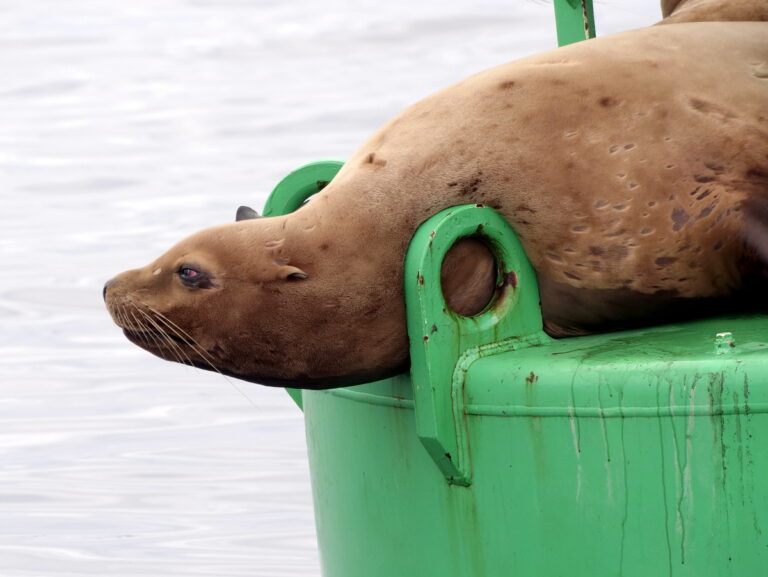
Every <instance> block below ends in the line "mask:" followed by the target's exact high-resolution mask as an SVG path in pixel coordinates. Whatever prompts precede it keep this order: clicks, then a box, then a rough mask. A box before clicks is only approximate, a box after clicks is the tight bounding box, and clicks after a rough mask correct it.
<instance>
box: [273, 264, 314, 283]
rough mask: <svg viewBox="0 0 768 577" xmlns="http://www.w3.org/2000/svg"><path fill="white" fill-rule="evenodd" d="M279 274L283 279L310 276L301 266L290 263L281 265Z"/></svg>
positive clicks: (299, 278) (298, 278) (301, 278)
mask: <svg viewBox="0 0 768 577" xmlns="http://www.w3.org/2000/svg"><path fill="white" fill-rule="evenodd" d="M278 274H279V275H280V278H281V279H283V280H304V279H306V278H309V275H308V274H307V273H305V272H304V271H303V270H301V269H300V268H298V267H295V266H289V265H284V266H281V267H280V272H278Z"/></svg>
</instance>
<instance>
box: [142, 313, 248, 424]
mask: <svg viewBox="0 0 768 577" xmlns="http://www.w3.org/2000/svg"><path fill="white" fill-rule="evenodd" d="M146 306H147V309H149V311H150V312H151V313H152V314H153V315H155V316H156V319H157V320H158V321H159V322H161V323H163V324H164V325H165V326H166V327H168V330H170V331H171V332H173V333H175V334H176V336H177V337H179V338H181V339H182V340H184V341H186V342H187V344H188V345H189V346H190V347H191V348H192V350H193V351H195V352H197V354H199V355H200V357H201V358H202V359H203V361H205V362H206V363H207V364H208V365H209V366H210V367H211V368H212V369H213V370H214V371H216V372H217V373H219V375H221V376H222V377H223V378H224V380H225V381H227V382H228V383H229V384H230V385H231V386H232V388H234V389H235V390H236V391H237V392H238V393H240V395H241V396H242V397H243V398H244V399H245V400H247V401H248V402H249V403H250V404H251V406H252V407H253V408H255V409H258V406H257V405H256V403H254V402H253V400H252V399H251V398H250V397H249V396H248V395H246V394H245V391H243V389H242V388H241V387H239V386H238V385H237V384H236V383H234V382H232V380H231V379H229V378H228V377H227V376H226V375H225V374H224V373H222V372H221V371H220V370H219V369H218V367H217V366H216V365H215V364H214V363H213V361H214V360H215V359H214V358H213V357H212V356H211V355H210V354H209V353H208V351H206V350H205V349H204V348H203V346H202V345H201V344H200V343H198V342H197V340H195V339H194V338H193V337H192V336H191V335H190V334H189V333H188V332H187V331H185V330H184V329H182V328H181V327H180V326H179V325H177V324H176V323H174V322H173V321H172V320H171V319H169V318H168V317H166V316H165V315H164V314H163V313H161V312H160V311H158V310H156V309H154V308H152V307H151V306H149V305H146Z"/></svg>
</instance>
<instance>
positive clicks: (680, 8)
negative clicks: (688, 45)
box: [660, 0, 768, 24]
mask: <svg viewBox="0 0 768 577" xmlns="http://www.w3.org/2000/svg"><path fill="white" fill-rule="evenodd" d="M661 13H662V15H663V16H664V20H662V21H661V22H660V24H679V23H681V22H726V21H741V22H761V21H762V22H766V21H768V0H737V1H730V2H727V1H726V2H724V1H723V0H662V2H661Z"/></svg>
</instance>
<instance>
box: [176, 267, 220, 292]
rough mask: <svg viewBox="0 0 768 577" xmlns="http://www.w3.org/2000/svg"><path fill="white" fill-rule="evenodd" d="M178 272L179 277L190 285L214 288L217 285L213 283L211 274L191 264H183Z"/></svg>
mask: <svg viewBox="0 0 768 577" xmlns="http://www.w3.org/2000/svg"><path fill="white" fill-rule="evenodd" d="M177 274H178V275H179V279H181V282H182V283H184V284H185V285H186V286H188V287H193V288H214V287H215V286H216V285H215V284H214V283H213V281H212V279H211V276H210V275H209V274H208V273H207V272H205V271H202V270H200V269H198V268H195V267H193V266H191V265H183V266H181V267H180V268H179V270H178V272H177Z"/></svg>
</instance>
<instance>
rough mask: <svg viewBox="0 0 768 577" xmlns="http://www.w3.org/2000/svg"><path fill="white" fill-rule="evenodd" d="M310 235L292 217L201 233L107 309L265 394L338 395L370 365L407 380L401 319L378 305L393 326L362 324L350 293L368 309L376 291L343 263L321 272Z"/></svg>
mask: <svg viewBox="0 0 768 577" xmlns="http://www.w3.org/2000/svg"><path fill="white" fill-rule="evenodd" d="M305 236H306V235H301V234H293V235H292V234H291V233H290V231H287V230H286V220H285V217H277V218H263V219H255V220H244V221H241V222H235V223H230V224H225V225H220V226H215V227H212V228H208V229H205V230H202V231H200V232H198V233H195V234H193V235H192V236H189V237H188V238H186V239H184V240H182V241H181V242H179V243H178V244H176V245H175V246H173V247H172V248H171V249H170V250H168V251H167V252H166V253H165V254H163V255H162V256H160V257H159V258H158V259H156V260H155V261H153V262H152V263H150V264H148V265H147V266H145V267H143V268H138V269H134V270H129V271H126V272H124V273H121V274H119V275H118V276H116V277H115V278H113V279H112V280H110V281H109V282H108V283H107V284H106V286H105V288H104V299H105V301H106V304H107V308H108V309H109V312H110V314H111V316H112V318H113V320H114V321H115V323H116V324H117V325H118V326H120V327H121V328H122V329H123V332H124V333H125V336H126V337H127V338H128V339H129V340H130V341H131V342H133V343H134V344H136V345H138V346H140V347H142V348H144V349H146V350H147V351H149V352H151V353H153V354H154V355H157V356H158V357H161V358H163V359H166V360H170V361H176V362H180V363H184V364H188V365H193V366H196V367H199V368H203V369H208V370H215V371H218V372H220V373H222V374H225V375H228V376H234V377H237V378H240V379H244V380H248V381H255V382H259V383H262V384H268V385H280V386H289V385H290V386H305V387H324V386H338V385H339V384H345V383H348V382H363V381H365V380H367V379H368V378H370V376H371V375H369V369H370V368H371V367H375V368H376V372H377V374H376V376H381V375H390V374H394V373H395V372H398V371H401V370H403V364H404V363H405V362H406V359H407V338H405V335H403V334H399V333H398V331H397V330H395V329H392V328H388V327H387V326H386V325H388V324H392V323H391V320H390V321H388V320H387V319H388V318H389V319H391V318H392V317H393V316H396V315H398V314H402V311H400V310H398V309H397V307H394V310H391V311H381V310H380V309H381V308H382V307H383V304H381V303H382V302H383V301H382V299H380V298H374V299H373V300H374V301H375V303H376V304H377V307H376V311H375V313H379V312H383V313H384V316H383V317H382V316H379V315H378V314H366V311H362V314H361V311H360V310H356V307H355V306H352V305H351V303H350V301H351V300H352V299H349V298H346V297H344V294H347V295H349V294H357V295H358V297H359V298H357V299H356V300H357V302H363V301H364V300H365V297H364V296H362V295H364V294H366V289H365V286H364V284H365V283H361V284H360V285H359V286H350V285H355V284H356V283H357V282H359V281H360V279H359V278H358V279H355V277H354V276H351V275H346V274H344V271H343V270H341V271H340V270H339V269H338V267H334V266H332V264H333V261H334V259H333V258H332V257H331V258H325V259H324V262H325V263H327V264H326V265H325V266H323V265H322V264H320V263H319V262H318V261H319V259H318V256H319V253H320V252H324V251H323V250H322V249H320V248H319V247H320V246H324V244H323V243H322V241H320V240H319V239H312V241H311V242H306V241H307V240H308V239H307V238H305ZM326 244H327V243H326ZM339 285H346V288H347V289H349V290H347V291H344V294H341V293H340V291H339V290H338V286H339ZM350 291H351V292H350ZM368 292H370V291H368ZM366 302H367V303H368V304H371V303H370V302H369V301H366ZM369 313H370V311H369ZM331 321H332V322H331ZM366 335H375V336H374V337H371V338H372V339H373V340H375V341H376V342H375V344H374V343H368V344H365V343H366ZM387 355H389V358H386V357H387Z"/></svg>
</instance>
